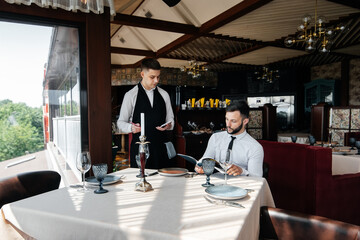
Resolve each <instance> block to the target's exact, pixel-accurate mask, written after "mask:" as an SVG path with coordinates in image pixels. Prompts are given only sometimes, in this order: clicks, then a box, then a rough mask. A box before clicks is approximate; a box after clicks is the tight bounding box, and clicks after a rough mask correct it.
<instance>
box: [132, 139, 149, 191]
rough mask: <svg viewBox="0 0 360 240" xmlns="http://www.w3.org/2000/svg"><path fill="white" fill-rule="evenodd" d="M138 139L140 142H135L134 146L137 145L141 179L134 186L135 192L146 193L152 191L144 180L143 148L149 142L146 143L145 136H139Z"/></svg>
mask: <svg viewBox="0 0 360 240" xmlns="http://www.w3.org/2000/svg"><path fill="white" fill-rule="evenodd" d="M139 139H140V142H136V144H139V155H140V163H141V179H140V181H139V182H138V183H136V184H135V191H140V192H147V191H151V190H153V188H152V186H151V184H150V183H149V182H147V181H146V179H145V160H146V154H145V147H144V146H145V145H147V144H148V143H150V142H149V141H146V136H140V137H139Z"/></svg>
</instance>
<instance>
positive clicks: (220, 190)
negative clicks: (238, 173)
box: [205, 185, 248, 200]
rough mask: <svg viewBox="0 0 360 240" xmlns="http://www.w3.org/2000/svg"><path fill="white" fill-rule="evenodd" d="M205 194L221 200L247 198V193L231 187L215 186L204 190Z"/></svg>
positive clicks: (241, 189) (239, 188)
mask: <svg viewBox="0 0 360 240" xmlns="http://www.w3.org/2000/svg"><path fill="white" fill-rule="evenodd" d="M205 192H206V193H207V194H208V195H209V196H210V197H213V198H217V199H222V200H236V199H241V198H244V197H246V196H247V194H248V191H247V190H245V189H243V188H241V187H236V186H232V185H217V186H211V187H208V188H206V189H205Z"/></svg>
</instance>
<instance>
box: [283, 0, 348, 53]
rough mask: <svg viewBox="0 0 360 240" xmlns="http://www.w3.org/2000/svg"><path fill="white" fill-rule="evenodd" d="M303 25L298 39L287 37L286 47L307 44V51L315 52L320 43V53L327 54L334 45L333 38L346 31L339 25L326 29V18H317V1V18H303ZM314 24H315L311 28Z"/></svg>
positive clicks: (308, 16)
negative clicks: (300, 43) (301, 43)
mask: <svg viewBox="0 0 360 240" xmlns="http://www.w3.org/2000/svg"><path fill="white" fill-rule="evenodd" d="M302 20H303V23H302V24H301V25H300V26H299V27H298V31H299V33H298V34H297V36H296V38H294V37H287V38H286V39H285V41H284V43H285V46H286V47H291V46H292V45H293V44H294V43H296V42H305V43H306V46H305V50H306V51H308V52H313V51H314V50H315V49H316V45H317V43H318V42H320V45H321V47H320V52H322V53H327V52H329V51H330V47H331V45H332V41H331V40H332V38H333V37H334V36H335V35H336V34H337V33H338V32H341V31H343V30H345V26H344V25H338V26H336V27H328V28H325V22H326V18H325V17H324V16H317V0H315V18H314V21H312V20H313V19H312V17H311V15H309V14H306V15H305V16H303V18H302ZM312 22H313V23H314V25H313V26H311V24H312Z"/></svg>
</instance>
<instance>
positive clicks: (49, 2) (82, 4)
mask: <svg viewBox="0 0 360 240" xmlns="http://www.w3.org/2000/svg"><path fill="white" fill-rule="evenodd" d="M5 1H6V2H7V3H10V4H14V3H16V4H19V5H20V4H24V5H27V6H30V4H32V3H34V4H36V5H38V6H39V7H42V8H48V7H52V8H54V9H56V8H61V9H64V10H67V11H73V12H76V11H77V10H80V11H82V12H86V13H89V12H90V11H91V12H93V13H96V14H102V13H104V6H105V7H109V8H110V15H111V16H114V15H116V11H115V8H114V1H113V0H5Z"/></svg>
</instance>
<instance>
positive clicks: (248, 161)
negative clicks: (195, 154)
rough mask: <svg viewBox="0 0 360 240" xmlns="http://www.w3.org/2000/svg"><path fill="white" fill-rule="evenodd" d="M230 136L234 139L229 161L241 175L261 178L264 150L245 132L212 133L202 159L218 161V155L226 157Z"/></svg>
mask: <svg viewBox="0 0 360 240" xmlns="http://www.w3.org/2000/svg"><path fill="white" fill-rule="evenodd" d="M231 136H234V137H236V139H235V140H234V143H233V147H232V151H231V155H230V160H231V161H232V163H233V164H235V165H236V166H239V167H241V168H242V170H243V172H242V174H241V175H245V176H254V177H262V175H263V170H262V166H263V160H264V150H263V148H262V146H261V144H260V143H259V142H258V141H257V140H255V139H254V138H253V137H251V136H250V135H249V134H248V133H247V132H246V131H244V132H243V133H241V134H239V135H231V134H228V133H227V132H226V131H223V132H218V133H214V134H213V135H212V136H211V137H210V139H209V143H208V146H207V148H206V151H205V153H204V155H203V157H202V159H203V158H213V159H215V160H218V159H219V155H220V154H221V155H222V156H225V155H226V151H227V149H228V146H229V143H230V141H231Z"/></svg>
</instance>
